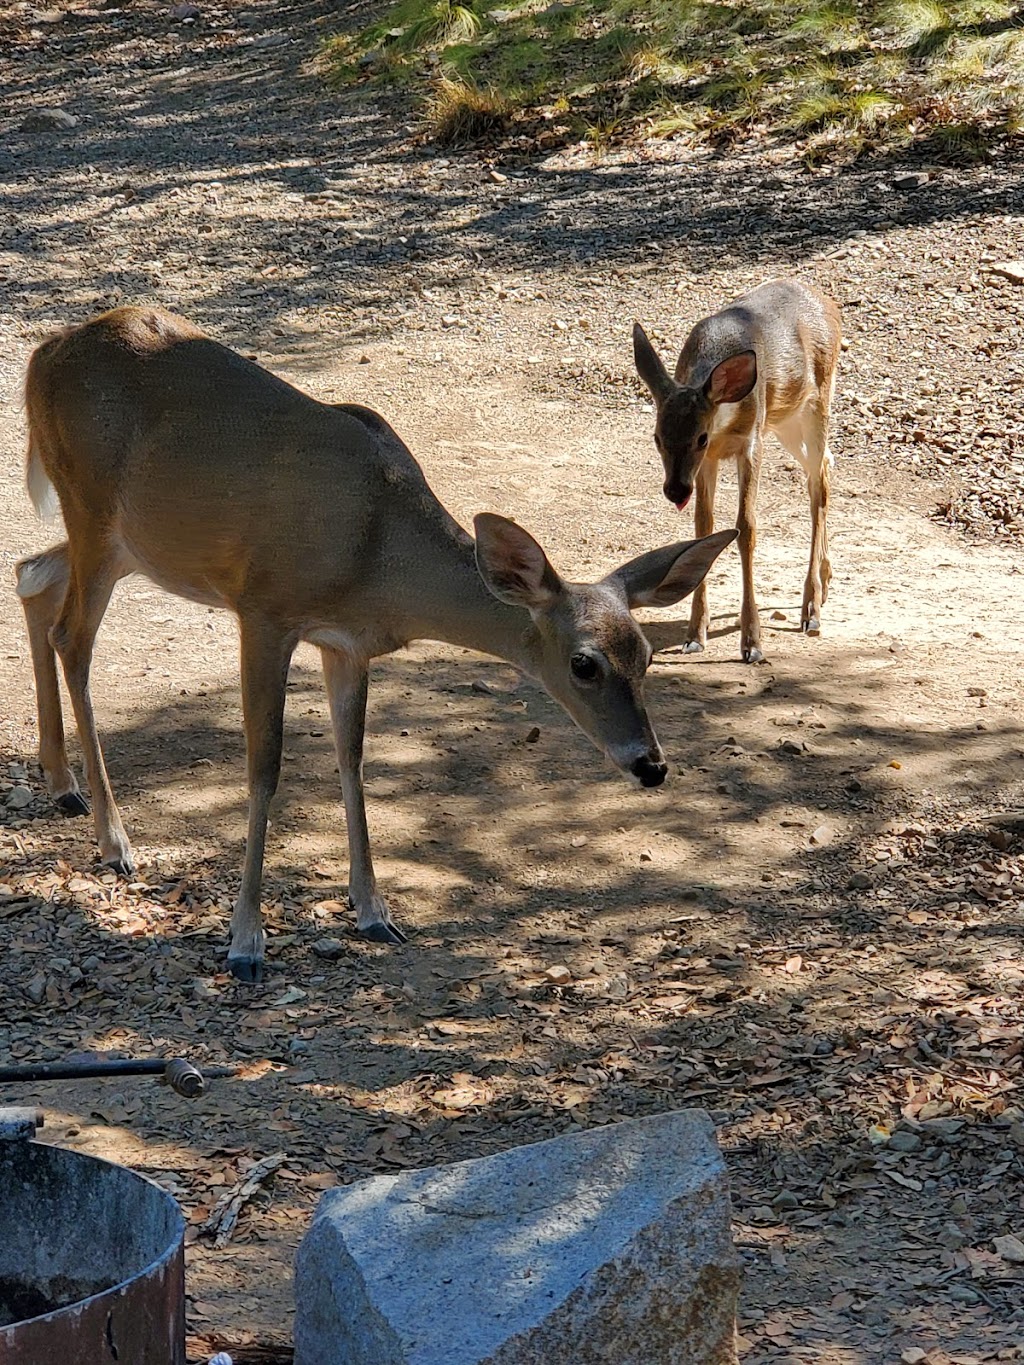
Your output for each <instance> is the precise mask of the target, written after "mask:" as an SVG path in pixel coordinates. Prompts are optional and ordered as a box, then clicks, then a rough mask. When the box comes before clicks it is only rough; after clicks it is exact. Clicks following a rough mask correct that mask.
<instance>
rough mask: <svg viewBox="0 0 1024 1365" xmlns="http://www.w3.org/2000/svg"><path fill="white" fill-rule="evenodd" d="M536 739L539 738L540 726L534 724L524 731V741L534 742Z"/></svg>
mask: <svg viewBox="0 0 1024 1365" xmlns="http://www.w3.org/2000/svg"><path fill="white" fill-rule="evenodd" d="M538 739H540V726H539V725H534V726H533V727H532V728H531V729H529V730H527V732H526V742H527V744H536V743H537V741H538Z"/></svg>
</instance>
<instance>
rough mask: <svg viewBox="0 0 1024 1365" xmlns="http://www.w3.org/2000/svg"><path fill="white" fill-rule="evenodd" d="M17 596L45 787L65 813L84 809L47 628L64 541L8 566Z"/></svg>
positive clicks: (58, 599) (54, 608)
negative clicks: (24, 630)
mask: <svg viewBox="0 0 1024 1365" xmlns="http://www.w3.org/2000/svg"><path fill="white" fill-rule="evenodd" d="M14 571H15V574H16V575H17V580H18V586H17V592H18V596H19V597H20V598H21V605H22V608H23V609H24V612H25V624H26V625H27V627H28V639H29V646H30V648H31V650H32V671H33V673H34V675H35V683H36V711H37V713H38V716H39V764H40V766H41V768H42V770H43V777H44V779H45V781H46V789H47V791H48V792H49V793H50V795H51V796H52V797H53V799H54V801H55V802H56V804H57V805H58V806H59V807H60V808H61V810H62V811H64V813H65V814H66V815H88V814H89V806H88V804H87V802H86V800H85V797H84V796H83V795H82V793H81V791H80V790H79V787H78V781H77V779H76V778H75V775H74V773H73V772H72V771H71V765H70V763H68V753H67V747H66V746H65V743H64V716H63V713H62V711H61V705H60V688H59V687H58V684H57V659H56V655H55V654H54V652H53V645H52V644H51V643H50V631H51V630H52V629H53V626H54V624H55V623H56V620H57V617H58V615H59V614H60V609H61V606H62V605H63V602H64V597H65V594H66V592H67V586H68V578H69V576H70V572H71V570H70V565H69V563H68V547H67V542H66V541H65V542H64V543H63V544H61V545H54V546H53V548H52V549H50V550H47V551H45V553H43V554H41V555H34V556H33V557H32V558H31V559H23V560H21V562H20V563H18V564H16V565H15V566H14Z"/></svg>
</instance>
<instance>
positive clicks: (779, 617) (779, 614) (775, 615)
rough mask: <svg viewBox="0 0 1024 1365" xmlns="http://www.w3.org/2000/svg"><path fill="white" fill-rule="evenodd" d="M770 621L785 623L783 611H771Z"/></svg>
mask: <svg viewBox="0 0 1024 1365" xmlns="http://www.w3.org/2000/svg"><path fill="white" fill-rule="evenodd" d="M770 619H771V620H772V621H785V620H786V613H785V612H784V611H773V612H772V614H771V618H770Z"/></svg>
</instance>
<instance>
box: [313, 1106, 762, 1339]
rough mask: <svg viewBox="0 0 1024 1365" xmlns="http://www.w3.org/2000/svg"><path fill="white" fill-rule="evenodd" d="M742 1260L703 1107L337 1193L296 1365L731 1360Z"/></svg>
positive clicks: (319, 1248) (320, 1233)
mask: <svg viewBox="0 0 1024 1365" xmlns="http://www.w3.org/2000/svg"><path fill="white" fill-rule="evenodd" d="M739 1279H740V1269H739V1261H738V1258H737V1256H736V1253H735V1251H734V1250H733V1246H732V1241H731V1237H730V1225H729V1194H728V1185H727V1181H726V1173H725V1166H724V1163H723V1161H722V1156H721V1153H720V1152H719V1150H718V1146H717V1144H716V1142H715V1133H714V1127H713V1125H712V1123H711V1120H710V1119H709V1118H708V1116H707V1115H706V1114H704V1113H703V1112H701V1111H700V1110H695V1109H689V1110H681V1111H679V1112H677V1113H671V1114H659V1115H657V1116H655V1117H653V1118H646V1119H634V1120H631V1121H628V1122H623V1123H616V1124H612V1125H610V1126H608V1127H606V1128H594V1129H591V1130H589V1131H588V1132H580V1133H574V1134H572V1135H570V1136H566V1137H558V1138H552V1139H551V1140H550V1141H548V1142H538V1143H534V1144H532V1145H530V1146H528V1147H517V1148H514V1149H513V1150H512V1151H508V1152H502V1153H500V1154H499V1155H497V1156H489V1157H483V1158H481V1159H479V1160H477V1161H462V1162H458V1163H457V1164H455V1165H451V1166H439V1167H435V1168H433V1169H430V1170H425V1171H407V1172H403V1173H402V1174H400V1175H384V1176H377V1177H374V1178H373V1179H370V1180H363V1181H360V1182H359V1183H358V1184H356V1185H349V1186H347V1187H346V1188H344V1189H338V1190H331V1191H329V1192H328V1193H327V1194H325V1195H324V1197H323V1199H322V1200H321V1202H320V1206H319V1208H318V1209H317V1213H316V1216H315V1218H314V1220H313V1225H312V1227H311V1228H310V1230H309V1232H308V1233H307V1235H306V1237H305V1239H304V1241H303V1243H302V1246H301V1247H300V1248H299V1254H298V1260H297V1263H296V1276H295V1297H296V1318H295V1365H552V1363H553V1362H558V1361H565V1362H571V1365H734V1362H735V1361H736V1345H735V1310H736V1294H737V1289H738V1286H739Z"/></svg>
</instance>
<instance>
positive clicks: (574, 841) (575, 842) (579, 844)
mask: <svg viewBox="0 0 1024 1365" xmlns="http://www.w3.org/2000/svg"><path fill="white" fill-rule="evenodd" d="M569 843H570V844H571V845H572V846H573V848H583V847H584V846H585V845H586V844H589V843H590V840H589V839H588V838H587V836H586V835H585V834H574V835H573V836H572V838H571V839H570V840H569Z"/></svg>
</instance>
